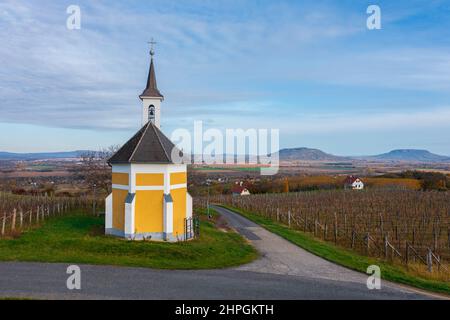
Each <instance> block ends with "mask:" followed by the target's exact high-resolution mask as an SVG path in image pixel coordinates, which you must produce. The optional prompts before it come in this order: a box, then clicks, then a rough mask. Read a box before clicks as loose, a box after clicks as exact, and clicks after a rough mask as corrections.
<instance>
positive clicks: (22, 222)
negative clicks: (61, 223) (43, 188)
mask: <svg viewBox="0 0 450 320" xmlns="http://www.w3.org/2000/svg"><path fill="white" fill-rule="evenodd" d="M92 205H93V201H92V200H89V199H87V198H70V197H67V198H66V197H47V196H21V195H13V194H10V193H2V192H0V237H4V236H14V235H16V234H20V232H21V231H23V230H25V229H27V228H31V227H33V226H37V225H39V224H40V223H42V222H43V221H44V220H46V219H48V218H49V217H53V216H58V215H63V214H65V213H68V212H71V211H72V210H74V209H88V208H92Z"/></svg>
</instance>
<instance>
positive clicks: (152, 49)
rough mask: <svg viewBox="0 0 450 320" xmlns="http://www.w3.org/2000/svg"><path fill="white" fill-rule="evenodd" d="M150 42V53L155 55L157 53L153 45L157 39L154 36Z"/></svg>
mask: <svg viewBox="0 0 450 320" xmlns="http://www.w3.org/2000/svg"><path fill="white" fill-rule="evenodd" d="M148 44H150V55H151V56H152V57H153V56H154V55H155V50H154V48H153V46H154V45H155V44H156V42H155V40H154V39H153V38H152V39H151V40H150V41H149V42H148Z"/></svg>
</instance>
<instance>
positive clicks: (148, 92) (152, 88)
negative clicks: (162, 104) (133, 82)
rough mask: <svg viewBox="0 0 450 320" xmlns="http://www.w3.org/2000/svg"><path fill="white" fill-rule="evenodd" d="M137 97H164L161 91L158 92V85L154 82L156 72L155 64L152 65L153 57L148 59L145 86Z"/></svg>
mask: <svg viewBox="0 0 450 320" xmlns="http://www.w3.org/2000/svg"><path fill="white" fill-rule="evenodd" d="M139 97H140V98H142V97H152V98H153V97H156V98H164V96H163V95H162V94H161V92H159V90H158V85H157V84H156V74H155V66H154V65H153V58H152V59H151V61H150V69H149V70H148V78H147V87H145V89H144V91H143V92H142V94H141V95H140V96H139Z"/></svg>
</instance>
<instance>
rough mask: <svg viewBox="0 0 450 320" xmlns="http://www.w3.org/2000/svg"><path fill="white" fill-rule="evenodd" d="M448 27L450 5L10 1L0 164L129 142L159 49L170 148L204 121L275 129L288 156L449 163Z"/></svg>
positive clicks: (0, 74)
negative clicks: (14, 155) (72, 23)
mask: <svg viewBox="0 0 450 320" xmlns="http://www.w3.org/2000/svg"><path fill="white" fill-rule="evenodd" d="M71 4H76V5H79V6H80V8H81V29H80V30H68V29H67V28H66V19H67V17H68V15H67V14H66V8H67V7H68V6H69V5H71ZM370 4H376V5H379V6H380V8H381V15H382V16H381V18H382V29H381V30H372V31H370V30H368V29H367V28H366V19H367V17H368V15H367V14H366V8H367V7H368V5H370ZM449 17H450V2H449V1H414V0H412V1H411V0H410V1H345V0H344V1H342V0H341V1H317V0H316V1H298V0H297V1H250V0H249V1H241V0H240V1H237V0H236V1H235V0H226V1H225V0H224V1H219V0H214V1H207V0H206V1H205V0H199V1H181V0H180V1H167V0H165V1H74V0H71V1H45V0H44V1H43V0H39V1H12V0H2V1H1V2H0V39H1V41H2V45H1V46H0V66H1V67H0V97H1V99H0V137H1V138H0V150H5V151H13V152H35V151H63V150H74V149H98V148H101V147H107V146H109V145H112V144H121V143H123V142H125V141H126V140H127V139H128V138H129V137H130V136H131V135H133V134H134V132H135V131H137V129H138V128H139V125H140V115H141V113H140V106H141V103H140V100H139V99H138V95H139V94H140V93H141V92H142V90H143V88H144V85H145V80H146V77H147V71H148V64H149V55H148V44H147V41H148V40H149V39H150V38H151V37H154V38H155V39H156V41H157V42H158V44H157V47H156V71H157V78H158V86H159V88H160V91H161V92H162V93H163V94H164V95H165V98H166V99H165V101H164V103H163V106H162V109H163V110H162V127H163V131H164V132H166V134H167V135H168V136H170V133H171V132H172V131H173V130H174V129H176V128H187V129H191V128H192V126H193V121H194V120H203V121H204V123H206V124H207V126H208V127H215V128H221V129H225V128H279V129H280V139H281V140H280V146H281V147H297V146H307V147H315V148H320V149H323V150H324V151H327V152H331V153H334V154H338V155H361V154H376V153H381V152H385V151H388V150H391V149H395V148H423V149H429V150H430V151H432V152H435V153H439V154H446V155H450V143H449V132H450V42H449V41H448V39H450V19H449Z"/></svg>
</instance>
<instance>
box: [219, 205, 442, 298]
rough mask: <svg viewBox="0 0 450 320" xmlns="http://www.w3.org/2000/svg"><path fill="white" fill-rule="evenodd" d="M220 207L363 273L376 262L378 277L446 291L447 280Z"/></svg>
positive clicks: (276, 223) (304, 247)
mask: <svg viewBox="0 0 450 320" xmlns="http://www.w3.org/2000/svg"><path fill="white" fill-rule="evenodd" d="M223 207H224V208H227V209H230V210H233V211H235V212H237V213H239V214H241V215H243V216H244V217H246V218H248V219H250V220H252V221H253V222H255V223H257V224H259V225H261V226H262V227H264V228H266V229H267V230H269V231H271V232H273V233H275V234H277V235H279V236H281V237H283V238H285V239H286V240H288V241H290V242H292V243H294V244H295V245H297V246H299V247H302V248H303V249H305V250H307V251H309V252H311V253H313V254H315V255H317V256H320V257H322V258H325V259H327V260H329V261H332V262H335V263H337V264H340V265H343V266H345V267H348V268H350V269H353V270H357V271H360V272H364V273H366V270H367V267H368V266H370V265H378V266H379V267H380V269H381V277H382V278H383V279H386V280H389V281H393V282H398V283H402V284H407V285H411V286H414V287H417V288H421V289H425V290H430V291H435V292H439V293H445V294H450V283H449V282H444V281H437V280H432V279H426V278H423V277H421V276H420V275H415V274H412V272H410V270H407V269H406V268H405V267H403V266H399V265H393V264H390V263H387V262H385V261H383V260H381V259H375V258H371V257H367V256H362V255H359V254H357V253H355V252H354V251H351V250H348V249H346V248H343V247H339V246H335V245H334V244H332V243H329V242H325V241H322V240H319V239H316V238H314V237H313V236H311V235H310V234H308V233H304V232H301V231H297V230H292V229H290V228H289V227H288V226H286V225H283V224H281V223H278V222H276V221H273V220H271V219H268V218H265V217H261V216H259V215H256V214H253V213H251V212H248V211H244V210H240V209H235V208H232V207H229V206H223Z"/></svg>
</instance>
